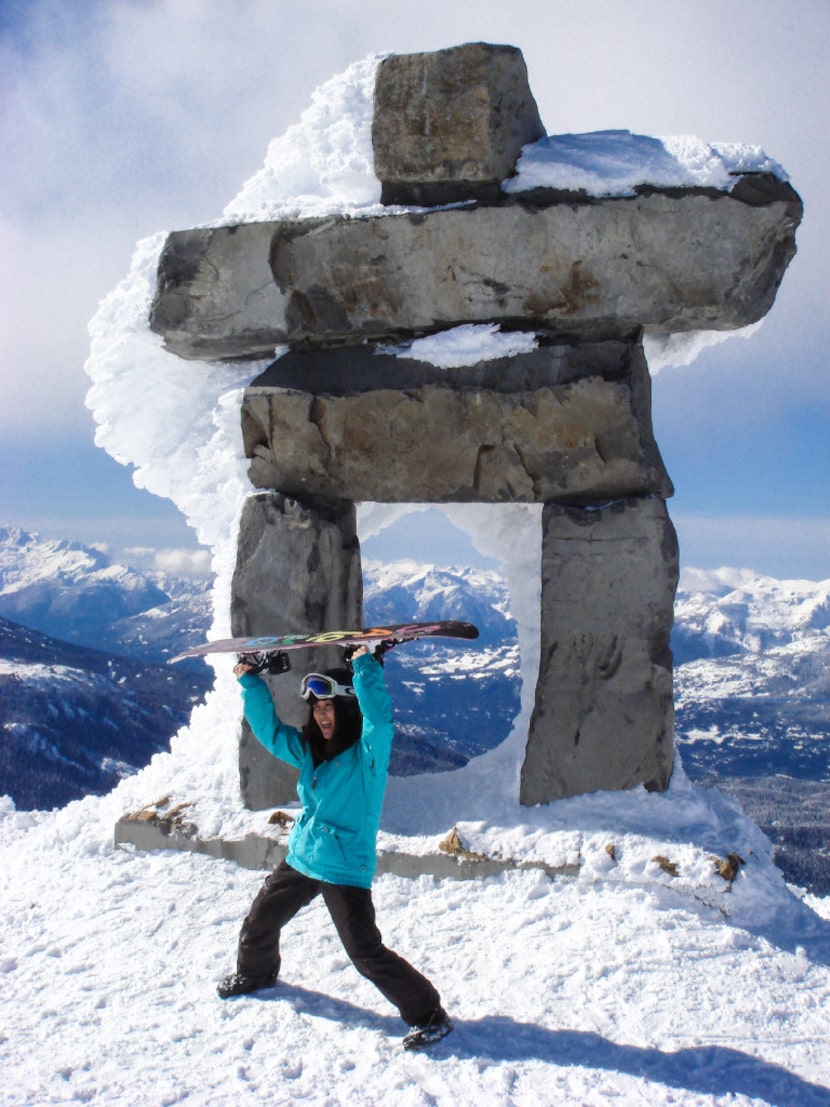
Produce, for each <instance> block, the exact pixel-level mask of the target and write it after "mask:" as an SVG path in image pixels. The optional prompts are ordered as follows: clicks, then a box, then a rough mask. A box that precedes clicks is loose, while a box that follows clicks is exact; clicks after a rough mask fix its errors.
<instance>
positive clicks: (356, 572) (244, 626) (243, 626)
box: [229, 493, 363, 810]
mask: <svg viewBox="0 0 830 1107" xmlns="http://www.w3.org/2000/svg"><path fill="white" fill-rule="evenodd" d="M362 625H363V575H362V569H361V563H360V545H359V543H358V539H357V529H356V519H355V509H354V505H353V504H351V503H347V504H343V503H341V504H327V505H324V504H317V505H314V506H312V505H310V504H302V503H299V502H297V501H296V500H293V499H291V498H289V497H287V496H283V495H279V494H276V493H274V494H270V493H261V494H259V495H254V496H250V497H249V498H248V499H247V500H246V502H245V505H244V507H243V510H242V517H241V519H240V524H239V538H238V544H237V559H236V567H235V570H234V575H233V580H232V583H231V633H232V634H233V635H234V636H253V635H272V634H300V633H301V634H309V633H313V632H314V631H324V630H331V629H333V628H335V627H349V626H362ZM290 658H291V663H292V667H293V668H292V671H291V672H288V673H284V674H281V675H279V676H268V677H266V681H267V683H268V685H269V687H270V689H271V695H272V697H273V699H274V704H275V707H276V711H277V714H278V715H279V717H280V718H281V719H282V720H283V722H285V723H288V724H289V725H290V726H296V727H302V726H303V725H304V723H305V721H306V719H307V717H308V708H307V707H306V705H305V704H304V703H303V701H302V700H301V699H300V696H299V684H300V680H301V678H302V675H303V674H304V673H306V672H311V671H314V670H315V669H328V668H334V667H336V666H338V665H340V664H341V663H342V651H341V650H336V649H333V648H329V649H320V648H317V649H310V650H302V651H294V652H293V653H292V654H291V655H290ZM229 664H232V661H230V660H229ZM239 775H240V787H241V791H242V797H243V801H244V802H245V805H246V807H249V808H251V809H252V810H260V809H261V808H264V807H271V806H274V805H275V804H280V803H289V802H290V801H291V800H293V799H295V798H296V781H297V773H296V770H294V769H292V768H291V767H290V766H289V765H286V764H284V763H283V762H282V761H278V760H277V759H276V758H275V757H272V756H271V754H270V753H268V751H267V750H265V749H264V748H263V747H262V746H261V745H260V743H259V742H258V741H257V739H256V738H255V737H254V735H253V733H252V732H251V730H250V728H249V727H248V724H247V723H246V722H244V721H243V725H242V734H241V737H240V742H239Z"/></svg>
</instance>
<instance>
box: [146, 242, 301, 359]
mask: <svg viewBox="0 0 830 1107" xmlns="http://www.w3.org/2000/svg"><path fill="white" fill-rule="evenodd" d="M278 227H279V224H278V223H273V222H271V223H245V224H240V225H236V226H227V227H214V228H201V229H196V230H189V231H173V232H172V233H171V234H170V235H168V237H167V241H166V243H165V245H164V248H163V250H162V253H161V257H160V259H159V267H158V279H157V286H156V294H155V298H154V300H153V304H152V308H151V311H150V327H151V328H152V330H154V331H155V332H156V334H160V335H162V337H163V338H164V344H165V346H166V348H167V349H168V350H170V351H171V352H172V353H174V354H177V355H178V356H179V357H182V358H189V359H205V360H208V361H210V360H218V359H223V358H238V357H243V358H257V357H269V356H271V355H272V354H273V352H274V347H275V346H277V345H279V344H280V343H283V342H285V340H286V332H285V320H284V297H283V295H282V293H281V292H280V290H279V289H278V288H277V286H276V284H275V283H274V279H273V276H272V274H271V268H270V265H269V256H270V252H271V243H272V240H273V237H274V234H275V232H276V230H277V228H278Z"/></svg>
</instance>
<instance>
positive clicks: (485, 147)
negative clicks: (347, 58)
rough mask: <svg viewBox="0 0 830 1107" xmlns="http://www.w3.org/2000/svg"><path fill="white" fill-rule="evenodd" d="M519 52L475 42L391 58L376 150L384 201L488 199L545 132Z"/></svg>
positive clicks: (378, 108) (379, 82) (381, 88)
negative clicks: (524, 148) (525, 149)
mask: <svg viewBox="0 0 830 1107" xmlns="http://www.w3.org/2000/svg"><path fill="white" fill-rule="evenodd" d="M545 133H546V132H545V128H544V127H543V126H542V122H541V120H540V118H539V111H538V109H537V107H536V101H535V100H534V99H533V94H532V93H531V91H530V87H529V85H528V82H527V68H526V66H525V63H524V58H523V57H522V52H521V50H518V49H517V48H516V47H515V46H492V45H490V44H488V43H484V42H471V43H467V44H465V45H463V46H453V47H450V48H449V49H448V50H437V51H435V52H434V53H429V54H404V55H392V56H391V57H388V58H386V59H384V60H383V61H382V62H381V63H380V65H379V67H378V72H377V78H376V81H375V104H374V119H373V121H372V146H373V148H374V156H375V174H376V175H377V177H378V178H379V179H380V181H381V184H382V192H381V198H382V200H383V203H385V204H419V205H424V206H432V205H435V204H447V203H455V202H457V201H459V200H468V199H484V200H486V199H488V198H490V197H495V196H496V195H497V194H498V189H499V185H500V183H501V181H503V180H504V179H505V178H506V177H509V176H511V175H512V174H513V172H514V170H515V167H516V161H517V159H518V157H519V153H520V151H521V148H522V146H524V145H525V144H527V143H529V142H537V141H538V140H539V139H540V138H543V137H544V136H545Z"/></svg>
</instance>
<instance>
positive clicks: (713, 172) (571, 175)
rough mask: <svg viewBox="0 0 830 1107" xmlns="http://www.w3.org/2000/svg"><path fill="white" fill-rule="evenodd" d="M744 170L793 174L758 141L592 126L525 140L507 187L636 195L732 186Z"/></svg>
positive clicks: (507, 189) (509, 189)
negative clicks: (647, 189) (644, 189)
mask: <svg viewBox="0 0 830 1107" xmlns="http://www.w3.org/2000/svg"><path fill="white" fill-rule="evenodd" d="M741 173H771V174H772V175H773V176H776V177H779V178H780V179H781V180H784V181H786V180H789V178H788V176H787V174H786V172H785V171H784V169H783V167H782V166H781V165H779V164H778V162H776V161H773V159H772V158H770V157H769V156H768V155H767V154H766V153H765V152H764V151H763V150H762V149H761V148H760V147H758V146H748V145H746V144H743V143H725V142H722V143H716V144H715V145H710V144H709V143H707V142H704V141H703V140H702V139H700V138H697V137H696V136H695V135H669V136H666V137H664V138H652V137H650V136H648V135H637V134H632V133H631V131H624V130H615V131H593V132H589V133H587V134H564V135H549V136H548V137H547V138H542V139H540V140H539V141H538V142H534V143H531V144H530V145H528V146H525V147H524V148H523V149H522V153H521V156H520V158H519V163H518V165H517V167H516V175H515V176H514V177H510V178H508V180H506V181H504V182H503V184H502V189H503V190H504V191H505V192H507V193H517V192H526V191H528V190H529V189H532V188H555V189H561V190H562V191H567V192H585V193H587V194H588V195H589V196H596V197H602V196H633V195H634V194H635V191H636V189H637V188H638V187H641V186H643V185H651V186H652V187H654V188H716V189H719V190H721V191H725V192H728V191H729V190H730V189H731V188H733V187H734V185H735V182H736V180H737V175H738V174H741Z"/></svg>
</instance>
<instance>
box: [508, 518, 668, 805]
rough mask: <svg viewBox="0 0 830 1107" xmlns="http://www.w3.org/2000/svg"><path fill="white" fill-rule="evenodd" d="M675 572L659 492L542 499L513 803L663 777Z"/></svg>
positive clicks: (654, 786) (657, 786)
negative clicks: (531, 702)
mask: <svg viewBox="0 0 830 1107" xmlns="http://www.w3.org/2000/svg"><path fill="white" fill-rule="evenodd" d="M677 575H678V554H677V538H676V535H675V532H674V527H673V526H672V523H671V520H670V519H669V515H668V511H667V509H666V504H665V501H663V500H662V499H657V498H654V499H630V500H623V501H619V502H617V503H613V504H611V505H609V506H607V507H603V508H599V509H590V508H575V507H563V506H559V505H556V504H547V505H546V506H545V509H544V513H543V517H542V627H541V660H540V666H539V682H538V685H537V689H536V705H535V708H534V712H533V716H532V719H531V723H530V732H529V736H528V742H527V747H526V750H525V760H524V764H523V766H522V772H521V785H520V801H521V802H522V803H523V804H525V805H528V806H529V805H533V804H537V803H549V802H550V801H551V800H556V799H562V798H564V797H567V796H574V795H579V794H581V793H584V792H595V791H600V790H603V789H620V788H630V787H633V786H634V785H637V784H644V785H645V786H646V788H648V789H650V790H662V789H664V788H666V787H667V786H668V782H669V778H670V776H671V770H672V757H673V739H674V735H673V730H674V707H673V698H672V655H671V649H670V647H669V636H670V633H671V627H672V621H673V607H674V594H675V590H676V587H677Z"/></svg>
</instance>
